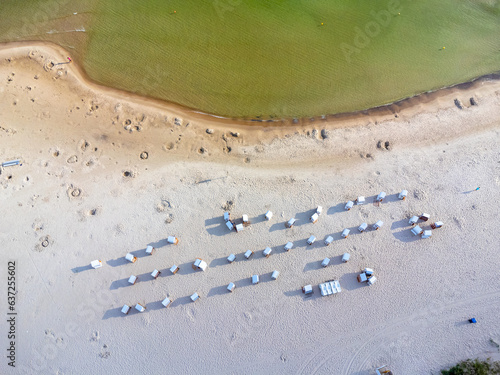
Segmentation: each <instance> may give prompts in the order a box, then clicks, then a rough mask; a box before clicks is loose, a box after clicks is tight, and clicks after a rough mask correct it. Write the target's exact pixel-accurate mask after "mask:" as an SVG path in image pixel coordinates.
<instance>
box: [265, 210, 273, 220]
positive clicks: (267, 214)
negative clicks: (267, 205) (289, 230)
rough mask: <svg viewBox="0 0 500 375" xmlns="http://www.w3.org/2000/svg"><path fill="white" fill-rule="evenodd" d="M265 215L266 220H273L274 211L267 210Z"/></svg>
mask: <svg viewBox="0 0 500 375" xmlns="http://www.w3.org/2000/svg"><path fill="white" fill-rule="evenodd" d="M265 216H266V220H271V218H272V217H273V213H272V212H271V211H267V212H266V215H265Z"/></svg>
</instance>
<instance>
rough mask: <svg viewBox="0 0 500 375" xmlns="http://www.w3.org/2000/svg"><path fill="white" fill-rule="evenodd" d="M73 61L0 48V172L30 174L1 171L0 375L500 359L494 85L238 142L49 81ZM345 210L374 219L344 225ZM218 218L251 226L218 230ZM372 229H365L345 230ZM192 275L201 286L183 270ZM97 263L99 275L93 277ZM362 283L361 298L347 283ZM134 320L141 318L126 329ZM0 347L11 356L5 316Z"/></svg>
mask: <svg viewBox="0 0 500 375" xmlns="http://www.w3.org/2000/svg"><path fill="white" fill-rule="evenodd" d="M67 56H68V55H67V54H66V52H65V51H64V50H62V49H60V48H56V47H54V46H51V45H44V44H33V43H31V44H30V45H28V44H21V43H20V44H8V45H3V46H1V47H0V80H1V83H0V162H4V161H8V160H12V159H20V160H21V161H22V165H17V166H11V167H3V168H1V169H0V172H1V173H0V205H1V207H2V208H3V209H2V213H3V215H1V217H0V240H1V243H2V246H1V253H2V254H3V258H4V261H3V264H2V265H0V270H1V271H0V274H1V275H2V278H4V279H5V277H4V276H3V275H6V274H7V262H8V261H15V264H16V291H17V294H16V306H15V308H16V312H17V315H16V345H15V346H16V367H15V368H11V367H9V366H8V360H7V359H6V358H3V359H2V362H1V364H0V369H1V370H0V373H2V374H59V375H62V374H88V373H95V374H118V373H124V372H132V373H133V372H141V373H151V374H155V373H169V374H170V373H171V374H187V373H195V372H197V373H207V374H290V373H294V374H342V375H348V374H349V375H351V374H357V375H365V374H367V375H368V374H374V373H375V368H376V367H379V366H382V365H385V364H387V365H388V366H389V367H390V369H391V370H392V371H393V372H394V374H437V373H439V370H441V369H443V368H446V367H449V366H452V365H454V364H455V363H456V362H457V361H460V360H464V359H467V358H476V357H478V356H479V357H481V358H484V357H488V356H489V357H492V358H496V359H498V356H499V348H498V343H500V315H499V314H498V310H499V306H500V279H499V278H498V275H499V269H500V268H499V266H500V256H499V253H498V251H499V249H500V241H499V239H498V235H497V226H498V221H499V216H500V214H499V212H500V204H499V203H498V202H499V201H500V147H499V146H500V82H499V81H497V80H489V79H483V80H480V81H477V82H475V83H472V84H470V85H466V86H468V87H466V88H464V87H463V86H461V87H455V88H449V89H444V90H442V91H440V92H436V93H432V94H426V95H422V96H419V97H416V98H412V99H410V100H408V101H405V102H404V103H400V104H395V105H392V106H388V107H386V108H383V109H378V110H372V111H366V112H364V113H358V114H352V115H349V116H337V117H332V118H326V119H324V120H322V119H314V121H312V120H301V121H300V122H299V123H298V124H294V123H293V122H292V121H289V122H286V123H280V124H274V123H253V124H251V125H249V124H248V123H245V122H236V121H231V120H227V119H217V118H213V117H208V116H204V115H201V114H197V113H194V112H193V111H191V110H186V109H182V108H178V107H175V106H172V105H167V104H165V103H161V102H155V101H152V100H148V99H145V98H139V97H135V96H133V95H132V94H127V93H124V92H119V91H116V90H112V89H106V88H103V87H100V86H98V85H95V84H93V83H91V82H88V81H87V80H86V79H85V77H84V75H83V74H82V73H81V72H80V71H79V70H78V67H77V64H75V63H72V64H60V65H55V66H52V64H51V63H58V62H65V61H66V57H67ZM471 98H474V100H473V102H474V103H475V104H476V105H472V104H471ZM457 103H458V104H459V105H457ZM459 106H461V107H462V109H460V108H458V107H459ZM478 187H479V190H476V188H478ZM403 189H406V190H408V197H407V199H406V200H399V199H398V198H397V195H398V194H399V192H400V191H401V190H403ZM382 191H384V192H386V193H387V198H386V199H385V200H384V201H383V202H382V203H381V204H376V203H374V200H375V197H376V196H377V194H379V193H380V192H382ZM358 196H365V197H366V203H365V204H364V205H361V206H354V207H353V208H352V209H351V210H350V211H346V210H344V206H345V204H346V202H347V201H349V200H354V199H356V197H358ZM318 205H319V206H322V207H323V213H322V214H321V215H320V217H319V220H318V222H317V223H316V224H312V223H311V222H310V221H309V218H310V216H311V215H312V214H313V213H314V212H315V209H316V207H317V206H318ZM268 210H270V211H272V212H273V214H274V216H273V218H272V219H271V220H270V221H266V220H265V219H264V214H265V213H266V211H268ZM225 211H229V212H230V213H231V215H232V217H233V218H235V219H239V218H241V216H242V215H243V214H247V215H248V216H249V218H250V221H251V225H250V226H249V227H246V228H245V229H244V230H243V231H242V232H241V233H236V232H234V231H232V232H230V231H229V230H228V229H227V228H226V226H225V222H224V219H223V213H224V212H225ZM423 212H426V213H429V214H430V216H431V218H430V220H429V221H428V222H424V223H422V224H421V226H422V228H423V229H429V228H430V224H431V223H433V222H435V221H443V223H444V225H443V227H442V228H440V229H436V230H434V231H433V232H432V233H433V234H432V237H431V238H430V239H421V238H420V237H419V236H414V235H413V234H412V233H411V231H410V229H411V228H412V227H411V226H410V225H409V224H408V220H409V218H410V217H411V216H413V215H420V214H421V213H423ZM292 217H295V218H296V219H297V223H296V224H295V226H294V227H293V228H291V229H287V228H285V225H284V223H285V222H286V221H288V220H289V219H290V218H292ZM378 220H382V221H383V222H384V225H383V226H382V227H381V228H380V229H379V230H377V231H375V230H367V231H366V232H363V233H359V232H358V230H357V227H358V226H359V225H360V224H361V223H363V222H366V223H368V224H369V225H372V224H374V223H375V222H376V221H378ZM345 228H348V229H350V230H351V235H350V236H349V237H348V238H347V239H342V237H341V232H342V231H343V229H345ZM311 235H314V236H316V238H317V240H316V242H315V243H314V244H313V245H311V246H309V245H307V242H306V241H307V239H308V238H309V237H310V236H311ZM168 236H176V237H177V238H178V239H179V244H178V245H172V244H168V243H167V241H166V239H167V237H168ZM328 236H332V237H333V238H334V241H333V242H332V244H331V245H329V246H325V245H324V239H325V238H326V237H328ZM288 241H292V242H293V243H294V247H293V249H292V250H291V251H289V252H286V251H284V250H283V246H284V245H285V244H286V243H287V242H288ZM147 245H152V246H154V247H155V248H156V252H155V253H154V254H153V255H152V256H146V254H145V249H146V246H147ZM266 247H271V248H272V250H273V252H272V254H271V256H270V257H269V258H266V257H264V256H263V255H262V251H263V250H264V249H265V248H266ZM247 250H252V251H253V252H254V255H253V256H252V257H251V258H250V259H248V260H247V259H245V258H244V256H243V254H244V253H245V251H247ZM129 252H131V253H132V254H134V255H135V256H137V258H138V259H137V261H136V262H135V263H129V262H127V261H126V260H125V259H124V257H125V255H126V254H127V253H129ZM345 252H348V253H350V255H351V259H350V261H349V262H348V263H342V262H341V257H342V254H344V253H345ZM231 253H234V254H235V255H236V261H235V262H234V263H232V264H229V263H228V262H227V260H226V257H227V256H228V255H229V254H231ZM197 257H199V258H202V259H203V260H205V261H206V262H207V264H208V268H207V270H206V271H205V272H201V271H195V270H193V268H192V267H191V265H192V263H193V262H194V260H195V258H197ZM325 257H329V258H331V262H330V265H329V266H328V267H326V268H323V267H322V266H321V261H322V260H323V259H324V258H325ZM94 259H100V260H101V261H102V263H103V266H102V267H101V268H99V269H92V268H91V267H90V262H91V261H92V260H94ZM173 265H177V266H178V267H179V272H178V273H177V274H175V275H172V274H171V273H170V272H169V269H170V267H172V266H173ZM365 267H370V268H373V269H374V270H375V274H376V276H377V279H378V281H377V283H375V284H374V285H372V286H367V285H366V284H361V283H358V282H357V280H356V276H357V274H359V271H360V270H361V269H363V268H365ZM154 269H158V270H159V271H161V275H160V277H158V278H157V279H156V280H155V279H153V278H152V277H151V276H150V274H151V272H152V271H153V270H154ZM274 270H278V271H279V272H280V275H279V277H278V279H277V280H272V279H271V276H270V275H271V273H272V272H273V271H274ZM254 274H257V275H259V277H260V282H259V284H257V285H252V282H251V276H252V275H254ZM131 275H135V276H137V277H138V282H137V283H136V284H135V285H130V284H128V282H127V280H128V278H129V277H130V276H131ZM331 279H335V280H339V282H340V285H341V287H342V292H341V293H339V294H337V295H334V296H328V297H322V296H321V295H320V291H319V289H318V284H319V283H322V282H324V281H326V280H331ZM230 282H233V283H234V284H235V285H236V288H235V290H234V292H233V293H229V292H228V291H227V290H226V287H227V285H228V284H229V283H230ZM307 284H311V285H313V288H314V294H313V296H311V297H306V296H304V294H303V293H302V291H301V288H302V286H304V285H307ZM3 289H4V292H2V295H1V299H2V302H1V303H0V306H1V307H2V311H1V313H2V314H4V317H6V316H7V315H6V314H7V312H8V310H7V309H8V304H7V291H6V288H5V287H4V288H3ZM195 292H196V293H198V294H199V295H200V297H201V298H200V299H199V300H198V301H196V302H191V300H190V298H189V296H190V295H192V294H193V293H195ZM166 297H168V298H170V299H171V300H172V301H173V302H172V304H171V306H170V307H169V308H164V307H163V306H162V304H161V301H162V300H163V299H165V298H166ZM136 303H141V304H143V305H144V306H146V311H145V312H144V313H139V312H138V311H136V310H131V312H130V313H129V314H128V315H123V314H122V313H121V312H120V310H121V308H122V306H123V305H124V304H128V305H131V306H134V305H135V304H136ZM472 317H475V318H476V319H477V320H478V324H469V323H468V322H467V320H468V319H469V318H472ZM0 328H1V331H2V332H5V334H2V341H1V344H2V346H1V347H2V348H5V349H7V348H8V347H9V346H8V339H7V337H6V336H7V335H6V333H7V332H8V330H9V327H8V322H7V319H6V318H4V319H2V323H1V324H0ZM495 343H497V345H495ZM5 349H4V350H5Z"/></svg>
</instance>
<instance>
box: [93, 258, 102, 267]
mask: <svg viewBox="0 0 500 375" xmlns="http://www.w3.org/2000/svg"><path fill="white" fill-rule="evenodd" d="M90 266H91V267H92V268H101V267H102V262H101V261H100V260H99V259H96V260H93V261H92V262H90Z"/></svg>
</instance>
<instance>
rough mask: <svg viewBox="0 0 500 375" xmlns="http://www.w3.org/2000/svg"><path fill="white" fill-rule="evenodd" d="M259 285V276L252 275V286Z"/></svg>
mask: <svg viewBox="0 0 500 375" xmlns="http://www.w3.org/2000/svg"><path fill="white" fill-rule="evenodd" d="M258 283H259V275H252V284H254V285H255V284H258Z"/></svg>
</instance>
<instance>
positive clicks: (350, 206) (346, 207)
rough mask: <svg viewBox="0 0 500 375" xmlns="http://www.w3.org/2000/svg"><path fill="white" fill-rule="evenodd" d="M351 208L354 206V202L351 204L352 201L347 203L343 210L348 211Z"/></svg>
mask: <svg viewBox="0 0 500 375" xmlns="http://www.w3.org/2000/svg"><path fill="white" fill-rule="evenodd" d="M352 206H354V202H353V201H349V202H347V204H346V205H345V207H344V209H345V210H346V211H349V210H350V209H351V208H352Z"/></svg>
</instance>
